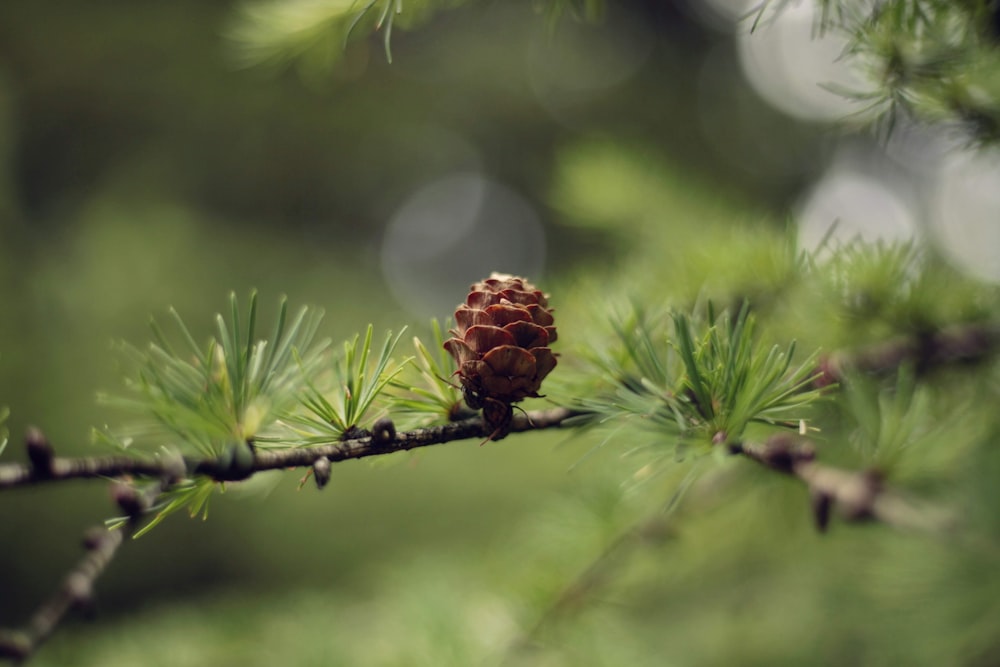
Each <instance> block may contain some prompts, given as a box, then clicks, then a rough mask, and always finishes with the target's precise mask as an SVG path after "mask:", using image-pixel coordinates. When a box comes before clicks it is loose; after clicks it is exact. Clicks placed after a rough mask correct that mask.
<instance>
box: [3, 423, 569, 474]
mask: <svg viewBox="0 0 1000 667" xmlns="http://www.w3.org/2000/svg"><path fill="white" fill-rule="evenodd" d="M576 414H578V413H576V412H574V411H572V410H569V409H566V408H552V409H550V410H539V411H534V412H525V413H520V414H517V415H515V416H514V418H513V420H512V422H511V432H512V433H514V432H524V431H534V430H541V429H548V428H558V427H560V426H562V425H563V422H565V421H566V420H567V419H569V418H570V417H573V416H575V415H576ZM394 431H395V429H389V428H388V427H387V425H385V424H383V425H382V426H381V428H379V429H377V430H376V434H375V437H374V440H373V436H372V435H371V434H370V433H367V432H362V435H360V436H358V437H354V438H349V439H347V440H341V441H340V442H336V443H332V444H328V445H315V446H310V447H295V448H288V449H281V450H264V449H259V448H258V449H257V450H256V451H255V452H254V454H253V459H252V460H251V461H249V462H248V465H246V466H244V467H237V466H234V465H233V463H232V462H223V461H220V460H219V459H184V460H183V461H181V460H180V459H170V458H169V457H165V458H158V459H138V458H131V457H128V456H97V457H80V458H63V457H58V456H51V455H50V456H49V457H48V458H47V459H46V460H45V467H44V468H41V467H39V466H37V465H30V464H21V463H4V464H0V490H2V489H6V488H13V487H19V486H28V485H33V484H43V483H49V482H60V481H67V480H70V479H93V478H115V477H122V476H125V475H130V476H135V477H164V478H167V479H178V478H180V477H183V476H184V475H185V474H194V475H206V476H208V477H212V478H213V479H217V480H220V481H232V480H236V479H245V478H247V477H249V476H251V475H253V474H254V473H256V472H260V471H263V470H274V469H279V468H296V467H301V466H311V465H313V464H314V463H315V462H316V461H317V460H319V459H321V458H326V459H327V460H329V461H330V462H334V463H335V462H337V461H346V460H348V459H360V458H365V457H368V456H376V455H381V454H388V453H391V452H398V451H404V450H409V449H416V448H418V447H428V446H431V445H439V444H443V443H446V442H452V441H454V440H466V439H468V438H483V439H486V438H488V437H489V436H490V435H491V433H492V430H491V429H490V428H489V427H487V426H486V425H485V424H484V422H483V420H482V418H481V417H472V418H470V419H465V420H462V421H459V422H453V423H450V424H444V425H442V426H432V427H428V428H420V429H415V430H412V431H406V432H401V433H395V432H394ZM40 460H41V459H40Z"/></svg>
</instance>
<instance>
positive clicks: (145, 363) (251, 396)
mask: <svg viewBox="0 0 1000 667" xmlns="http://www.w3.org/2000/svg"><path fill="white" fill-rule="evenodd" d="M170 314H171V317H172V318H173V320H174V324H175V326H176V329H177V333H178V334H179V338H180V341H179V343H178V344H177V346H175V344H174V343H172V342H171V341H170V339H169V338H168V336H167V335H166V334H165V333H164V331H163V330H162V329H161V328H160V327H159V325H158V324H157V323H156V321H155V320H153V321H152V322H151V326H152V329H153V335H154V342H152V343H150V344H149V346H148V347H147V348H146V349H144V350H141V349H139V348H136V347H133V346H130V345H127V344H126V345H124V346H123V349H124V351H125V352H126V354H127V355H128V356H129V357H130V358H131V360H132V361H133V362H134V363H135V364H136V365H137V366H138V369H139V370H138V376H137V377H136V378H134V379H129V380H127V381H126V385H127V387H128V389H129V390H130V393H131V396H129V397H106V398H105V402H107V403H108V404H110V405H112V406H116V407H120V408H123V409H126V410H128V411H130V412H133V413H137V414H139V415H140V416H141V418H142V420H143V421H141V422H140V423H139V424H137V425H136V426H133V427H131V428H128V429H126V430H124V431H121V432H117V433H112V432H108V431H97V432H96V434H97V435H98V437H99V438H101V439H103V440H105V441H108V442H111V443H113V444H116V445H118V446H120V447H129V446H131V445H132V444H133V443H134V442H135V441H136V440H140V441H142V440H144V439H147V438H150V439H153V440H154V441H155V442H157V444H170V445H171V446H174V447H176V448H178V449H179V450H180V451H181V452H188V451H191V450H194V451H195V452H197V453H198V454H201V455H203V456H209V457H213V456H220V455H222V454H224V453H225V451H226V448H227V447H228V446H229V445H231V444H232V443H234V442H235V443H246V442H252V441H255V440H256V439H257V438H258V437H261V436H263V435H264V433H265V432H266V431H267V430H268V429H271V428H273V427H274V426H275V425H276V423H277V420H278V418H279V416H280V415H282V414H284V413H285V412H287V411H289V410H290V409H291V408H292V407H293V406H294V405H295V404H296V402H297V401H298V398H299V395H300V393H301V391H302V390H303V389H304V388H305V387H306V386H307V383H308V382H309V379H310V377H311V376H312V374H313V373H314V372H315V371H316V369H317V367H318V364H319V361H320V359H321V353H322V351H323V349H324V347H325V346H326V344H325V343H319V344H315V345H314V344H313V339H314V338H315V334H316V329H317V327H318V325H319V321H320V318H321V317H322V313H320V312H318V311H315V310H310V309H308V308H302V309H300V310H299V312H298V314H297V315H295V316H294V317H293V318H291V319H290V320H289V317H288V306H287V302H286V300H285V299H282V300H281V302H280V305H279V312H278V317H277V319H276V321H275V324H274V328H273V329H272V332H271V337H270V339H268V340H263V339H257V338H256V336H257V294H256V292H252V293H251V295H250V307H249V313H248V314H247V315H246V317H245V323H244V322H243V316H241V313H240V307H239V302H238V300H237V298H236V295H235V294H234V293H233V294H230V297H229V311H228V313H227V316H223V315H221V314H219V315H216V318H215V324H216V332H215V335H213V336H211V337H210V338H209V340H208V342H207V343H205V344H204V345H200V344H198V342H197V341H196V340H195V338H194V336H193V335H192V334H191V332H190V330H189V329H188V328H187V326H186V325H185V324H184V321H183V320H182V319H181V317H180V315H179V314H178V313H177V312H176V311H174V310H171V313H170Z"/></svg>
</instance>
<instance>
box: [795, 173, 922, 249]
mask: <svg viewBox="0 0 1000 667" xmlns="http://www.w3.org/2000/svg"><path fill="white" fill-rule="evenodd" d="M796 219H797V222H798V232H799V247H800V248H802V249H803V250H807V251H810V252H817V251H818V256H820V257H823V256H826V255H828V254H829V253H831V252H832V251H834V250H836V249H837V248H839V247H843V246H845V245H848V244H851V243H857V242H863V243H876V242H883V243H887V244H891V243H899V242H906V241H909V240H911V239H913V238H915V237H916V236H918V234H919V226H918V222H917V216H916V214H915V212H914V210H913V207H912V205H911V204H910V203H909V201H908V200H907V198H905V197H903V196H901V195H900V194H898V193H897V192H896V191H895V190H894V189H893V188H892V187H891V186H890V185H889V184H888V183H886V182H883V181H881V180H879V179H878V178H875V177H873V176H872V175H871V174H870V173H866V172H864V171H861V170H858V169H855V168H852V167H851V166H847V165H843V164H837V163H834V166H833V167H831V169H830V170H829V171H828V172H827V173H826V174H825V175H824V176H823V177H822V178H821V179H820V180H819V181H818V182H817V183H816V184H815V185H814V186H813V188H812V190H811V191H810V192H809V193H808V194H807V195H806V197H805V198H804V199H803V202H802V205H801V206H800V208H799V211H798V215H797V216H796Z"/></svg>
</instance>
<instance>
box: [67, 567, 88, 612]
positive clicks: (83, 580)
mask: <svg viewBox="0 0 1000 667" xmlns="http://www.w3.org/2000/svg"><path fill="white" fill-rule="evenodd" d="M65 587H66V594H67V595H68V596H69V599H70V600H72V602H73V606H74V607H77V608H83V609H85V608H87V607H89V606H90V603H91V601H92V600H93V594H94V588H93V581H92V580H91V577H89V576H88V575H87V574H85V573H83V572H74V573H72V574H70V575H69V576H68V577H66V583H65Z"/></svg>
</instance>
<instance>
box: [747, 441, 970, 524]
mask: <svg viewBox="0 0 1000 667" xmlns="http://www.w3.org/2000/svg"><path fill="white" fill-rule="evenodd" d="M731 449H732V451H733V453H735V454H742V455H743V456H746V457H747V458H749V459H752V460H753V461H756V462H757V463H759V464H761V465H763V466H765V467H767V468H769V469H771V470H774V471H777V472H780V473H783V474H786V475H790V476H792V477H795V478H797V479H799V480H800V481H802V482H803V483H804V484H805V485H806V488H808V489H809V494H810V497H811V499H812V504H813V512H814V514H815V517H816V524H817V526H818V528H819V529H820V530H821V531H823V530H826V527H827V523H828V521H829V514H830V510H831V509H837V510H839V512H840V514H841V516H842V517H843V518H844V519H845V520H847V521H866V520H875V521H880V522H882V523H884V524H886V525H890V526H893V527H896V528H900V529H906V530H916V531H921V532H941V531H945V530H947V528H948V527H949V524H950V523H951V519H950V517H949V516H948V515H947V514H946V513H945V512H943V511H941V510H940V509H938V508H933V507H925V506H918V505H917V504H916V503H915V502H914V501H912V500H910V499H908V498H906V497H904V496H903V495H902V494H900V493H899V492H897V491H895V490H893V489H891V488H889V487H887V486H885V484H883V481H882V476H881V475H880V474H879V473H878V471H876V470H871V469H869V470H860V471H858V470H844V469H841V468H836V467H833V466H829V465H825V464H823V463H820V462H818V461H816V460H815V459H816V454H815V449H814V448H813V446H812V445H811V444H810V443H808V442H806V441H804V440H798V439H796V438H795V437H794V436H790V435H788V434H778V435H775V436H772V437H771V438H769V439H768V440H767V441H766V442H763V443H757V442H742V443H736V444H734V445H731Z"/></svg>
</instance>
